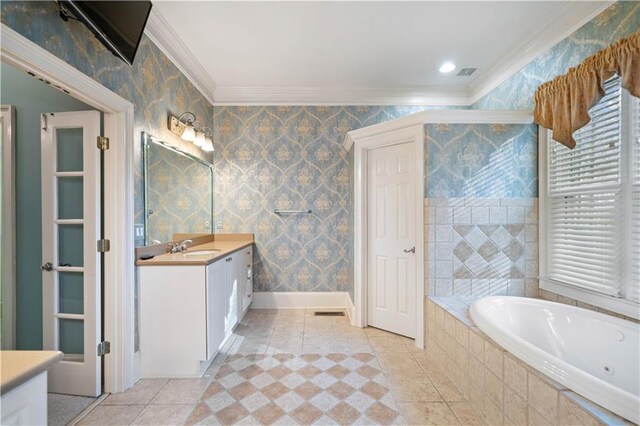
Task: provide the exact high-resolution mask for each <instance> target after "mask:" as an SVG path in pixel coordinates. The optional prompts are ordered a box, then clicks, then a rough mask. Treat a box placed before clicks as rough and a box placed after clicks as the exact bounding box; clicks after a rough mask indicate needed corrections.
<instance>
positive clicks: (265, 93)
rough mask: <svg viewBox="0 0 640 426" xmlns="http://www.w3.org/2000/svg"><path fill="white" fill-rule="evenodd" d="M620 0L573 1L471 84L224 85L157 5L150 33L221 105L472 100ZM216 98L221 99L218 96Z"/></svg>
mask: <svg viewBox="0 0 640 426" xmlns="http://www.w3.org/2000/svg"><path fill="white" fill-rule="evenodd" d="M614 3H615V1H591V2H584V3H583V4H582V5H581V7H582V9H581V11H582V12H581V13H579V14H576V13H575V10H572V9H575V5H574V4H573V2H567V4H566V5H565V6H564V7H563V8H562V9H561V11H560V12H559V13H557V14H556V15H555V16H554V17H553V18H552V19H550V20H548V21H545V22H542V23H541V25H540V29H539V31H537V32H536V33H535V34H532V35H531V36H530V37H529V38H528V39H527V40H525V41H524V42H523V43H521V44H519V45H518V46H517V47H516V48H514V49H512V50H511V51H510V52H509V53H508V54H507V55H506V56H505V57H503V58H502V59H501V60H500V61H499V62H497V63H496V64H494V65H493V66H491V67H489V68H486V69H481V70H479V74H478V75H477V76H476V77H475V78H474V79H473V80H471V81H470V82H469V84H468V85H466V86H450V87H442V86H411V87H399V88H392V87H369V88H367V87H361V88H341V87H333V88H332V87H329V88H324V87H286V86H284V87H264V86H222V87H220V86H218V87H216V83H215V81H214V80H213V79H212V78H211V76H210V75H209V74H208V73H207V72H206V71H205V69H204V68H203V67H202V65H201V64H200V63H199V61H198V59H197V58H196V57H195V56H194V55H193V54H192V53H191V51H190V50H189V48H188V46H187V45H186V44H185V43H184V42H183V41H182V40H181V39H180V38H179V37H178V35H177V34H176V33H175V31H174V30H173V29H172V28H171V25H170V24H169V22H168V21H167V20H166V19H165V17H164V16H163V15H162V14H161V13H160V11H159V10H158V9H157V8H152V10H151V14H150V16H149V20H148V22H147V27H146V29H145V33H146V34H147V36H148V37H149V38H150V39H151V41H153V42H154V43H155V44H156V46H158V48H159V49H160V50H161V51H162V52H163V53H164V54H165V55H167V57H168V58H169V59H170V60H171V62H173V63H174V64H175V65H176V67H177V68H178V69H179V70H180V71H181V72H182V73H183V74H184V75H185V76H186V77H187V78H188V79H189V80H190V81H191V82H192V83H193V85H194V86H195V87H196V88H197V89H198V90H199V91H200V92H201V93H202V94H203V95H204V96H205V97H206V98H207V100H209V102H211V103H212V104H215V105H216V106H238V105H424V106H470V105H472V104H473V103H475V102H477V101H478V100H479V99H481V98H482V97H483V96H485V95H487V94H488V93H489V92H491V91H492V90H494V89H495V88H496V87H498V86H499V85H500V84H502V83H504V82H505V81H506V80H508V79H509V78H510V77H511V76H513V75H514V74H516V73H517V72H518V71H520V70H521V69H522V68H524V67H525V66H526V65H527V64H529V63H530V62H531V61H533V60H534V59H535V58H536V57H538V56H539V55H541V54H542V53H544V52H546V51H547V50H548V49H550V48H551V47H553V46H555V45H556V44H557V43H559V42H560V41H561V40H563V39H565V38H567V37H568V36H570V35H571V34H573V33H574V32H575V31H576V30H577V29H578V28H580V27H581V26H583V25H584V24H586V23H587V22H589V21H590V20H592V19H593V18H594V17H596V16H597V15H599V14H600V13H602V12H603V11H604V10H605V9H607V8H608V7H610V6H611V5H612V4H614ZM214 99H215V102H214Z"/></svg>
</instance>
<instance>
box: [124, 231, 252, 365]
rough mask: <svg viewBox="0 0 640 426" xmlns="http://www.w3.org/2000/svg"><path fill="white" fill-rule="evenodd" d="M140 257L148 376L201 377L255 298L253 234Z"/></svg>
mask: <svg viewBox="0 0 640 426" xmlns="http://www.w3.org/2000/svg"><path fill="white" fill-rule="evenodd" d="M249 235H250V234H243V235H242V236H240V237H238V239H235V240H234V239H233V238H234V237H233V236H230V235H226V236H212V238H215V239H214V240H213V241H211V242H208V243H205V244H199V245H197V246H193V247H190V248H189V249H188V250H187V251H185V252H183V253H175V254H169V253H166V254H161V255H158V256H155V257H154V258H153V259H149V260H138V261H137V262H136V264H137V265H138V267H139V286H140V293H139V295H140V296H139V297H140V299H139V306H140V355H141V370H142V371H141V372H142V377H143V378H172V377H173V378H178V377H200V376H202V374H203V373H204V372H205V370H206V368H207V367H208V365H209V364H210V362H211V361H212V360H213V358H214V357H215V356H216V354H217V353H218V352H219V351H220V349H221V348H222V346H223V345H224V344H225V342H226V341H227V339H228V338H229V337H230V336H231V334H232V333H233V330H234V328H235V326H236V325H237V324H238V323H239V322H240V320H241V319H242V317H243V316H244V314H245V313H246V312H247V310H248V309H249V305H250V304H251V301H252V299H253V272H252V267H253V260H252V259H253V235H250V237H248V236H249Z"/></svg>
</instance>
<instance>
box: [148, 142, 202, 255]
mask: <svg viewBox="0 0 640 426" xmlns="http://www.w3.org/2000/svg"><path fill="white" fill-rule="evenodd" d="M144 155H145V169H146V174H145V179H146V180H147V182H146V187H147V192H146V196H147V201H146V203H147V209H148V218H147V221H146V223H145V226H146V231H147V235H148V241H147V243H148V244H149V243H151V241H152V240H157V241H160V242H166V241H172V240H173V234H174V233H185V232H186V233H210V232H211V224H212V221H213V216H212V213H213V210H212V209H213V182H214V179H213V169H212V167H211V166H210V165H209V164H206V165H205V164H202V163H199V162H198V161H196V160H194V159H192V158H189V157H187V156H186V155H183V154H182V153H178V152H175V151H174V150H172V149H170V148H167V147H165V146H164V145H162V144H160V143H155V142H151V141H147V144H146V146H145V153H144Z"/></svg>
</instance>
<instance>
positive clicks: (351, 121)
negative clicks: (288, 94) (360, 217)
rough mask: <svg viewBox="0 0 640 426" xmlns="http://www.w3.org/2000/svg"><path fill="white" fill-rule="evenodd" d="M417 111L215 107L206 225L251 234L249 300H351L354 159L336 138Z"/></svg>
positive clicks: (389, 108)
mask: <svg viewBox="0 0 640 426" xmlns="http://www.w3.org/2000/svg"><path fill="white" fill-rule="evenodd" d="M423 109H425V108H424V107H373V106H371V107H370V106H353V107H351V106H349V107H339V106H316V107H302V106H269V107H243V106H240V107H215V108H214V123H215V127H214V145H215V149H216V151H215V159H214V164H215V169H216V185H215V193H216V196H215V199H216V206H215V209H216V210H215V217H216V220H223V221H224V232H254V233H255V238H256V246H257V250H256V254H255V256H254V263H255V265H254V266H255V271H256V273H255V288H256V290H257V291H347V290H349V291H351V283H352V282H353V279H352V273H353V271H352V269H353V268H352V266H351V263H352V260H351V259H352V257H353V255H352V244H351V242H352V241H353V234H352V230H353V223H352V220H353V211H352V208H353V203H352V199H353V197H352V191H353V188H352V182H353V171H352V170H353V167H352V166H351V161H352V155H353V154H352V151H351V152H346V151H345V150H344V148H343V147H342V142H343V140H344V136H345V135H346V133H347V132H348V131H350V130H354V129H358V128H360V127H364V126H368V125H371V124H376V123H380V122H382V121H386V120H390V119H393V118H397V117H400V116H403V115H407V114H410V113H413V112H417V111H420V110H423ZM277 208H280V209H306V208H308V209H311V210H312V211H313V214H311V215H296V216H278V215H276V214H274V213H273V210H274V209H277Z"/></svg>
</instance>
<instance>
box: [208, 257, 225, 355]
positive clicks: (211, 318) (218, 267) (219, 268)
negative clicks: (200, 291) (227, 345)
mask: <svg viewBox="0 0 640 426" xmlns="http://www.w3.org/2000/svg"><path fill="white" fill-rule="evenodd" d="M225 266H226V262H225V261H224V259H223V260H219V261H217V262H214V263H212V264H210V265H208V266H207V272H206V274H207V277H206V279H207V287H206V297H207V359H211V358H212V357H213V356H215V355H216V353H218V351H219V350H220V347H221V346H222V343H223V342H224V339H225V331H226V330H225V316H226V315H225V314H226V312H227V310H226V308H225V299H226V294H227V289H226V287H225V278H226V277H225Z"/></svg>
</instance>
